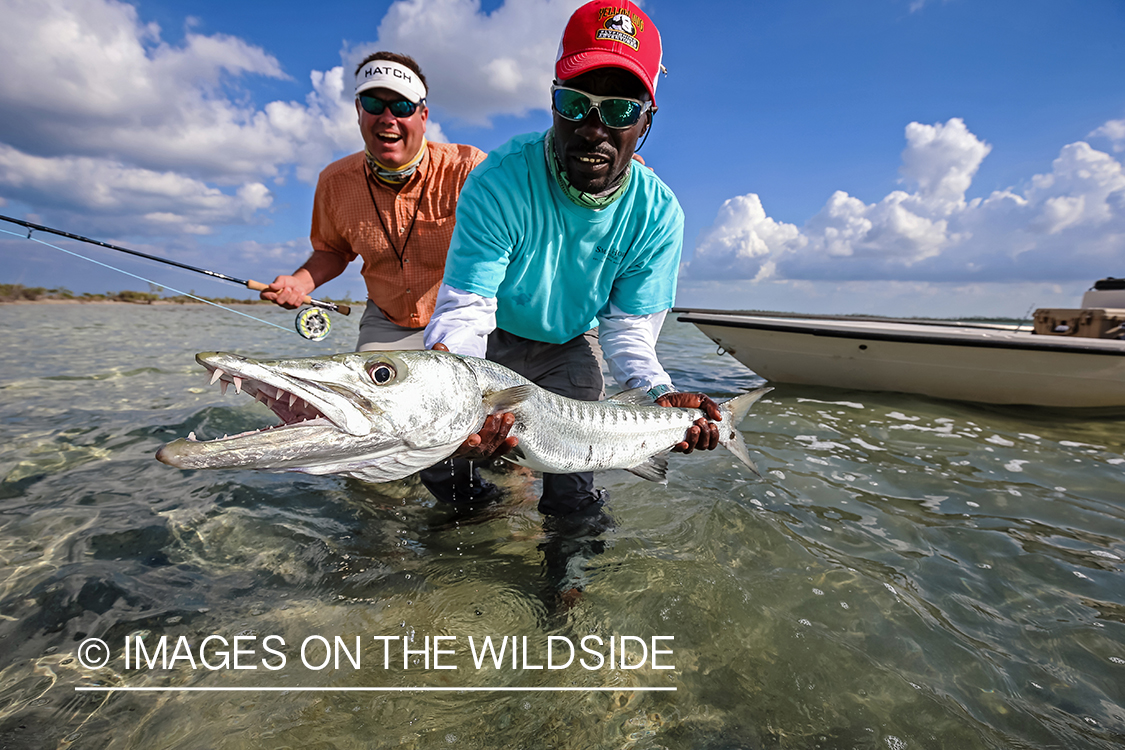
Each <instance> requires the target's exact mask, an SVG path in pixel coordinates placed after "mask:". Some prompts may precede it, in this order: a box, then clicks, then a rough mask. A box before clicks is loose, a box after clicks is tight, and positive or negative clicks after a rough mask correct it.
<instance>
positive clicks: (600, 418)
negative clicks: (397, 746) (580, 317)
mask: <svg viewBox="0 0 1125 750" xmlns="http://www.w3.org/2000/svg"><path fill="white" fill-rule="evenodd" d="M466 361H467V362H468V363H469V366H470V367H471V368H472V369H473V371H474V372H475V373H476V375H477V379H478V381H479V382H480V385H481V391H482V392H483V393H485V394H486V395H489V394H493V393H497V392H499V391H502V390H505V389H507V388H512V387H515V386H517V385H523V384H525V383H527V382H529V381H527V380H526V379H525V378H523V377H521V376H519V375H516V374H515V373H513V372H512V371H511V370H508V369H507V368H504V367H500V366H498V365H496V364H495V363H492V362H488V361H487V360H475V359H473V360H469V359H467V360H466ZM511 412H512V414H513V415H514V416H515V418H516V421H515V424H514V425H513V426H512V431H511V433H510V434H511V435H514V436H516V437H518V438H519V440H520V448H519V450H518V451H517V456H506V458H508V459H509V460H512V461H514V462H515V463H518V464H521V465H523V466H527V467H528V468H530V469H534V470H536V471H547V472H551V473H567V472H572V471H599V470H603V469H610V468H630V467H633V466H636V465H638V464H640V463H643V462H644V461H645V460H646V459H648V458H649V457H650V456H652V455H653V454H656V453H660V452H663V451H665V450H668V449H669V448H671V447H672V446H673V445H675V444H676V443H678V442H680V441H681V440H683V439H684V434H685V432H686V431H687V429H688V428H689V427H691V425H692V424H693V423H694V422H695V420H696V419H699V418H700V417H701V416H702V415H703V413H702V412H701V411H699V410H698V409H682V408H677V407H665V406H657V405H655V404H653V405H651V406H649V405H636V404H626V403H622V402H618V401H613V400H609V401H575V400H573V399H568V398H563V397H561V396H557V395H555V394H553V393H550V392H548V391H545V390H543V389H541V388H537V389H535V391H534V392H533V395H532V396H531V397H530V398H528V399H527V400H525V401H524V402H522V403H521V404H519V405H518V406H515V407H514V408H512V409H511Z"/></svg>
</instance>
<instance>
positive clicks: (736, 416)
mask: <svg viewBox="0 0 1125 750" xmlns="http://www.w3.org/2000/svg"><path fill="white" fill-rule="evenodd" d="M772 390H773V388H759V389H757V390H755V391H750V392H749V393H743V394H742V395H741V396H735V397H734V398H732V399H731V400H730V401H724V402H723V403H721V404H719V411H720V412H721V413H722V415H723V421H722V422H721V423H720V424H719V444H720V445H722V446H723V447H724V448H726V449H727V450H729V451H730V452H731V453H733V454H734V455H735V456H737V457H738V460H739V461H741V462H742V463H744V464H746V465H747V466H749V467H750V470H751V471H753V472H754V473H755V474H757V475H758V476H761V475H762V473H761V472H760V471H758V467H757V466H755V465H754V462H753V461H752V460H751V459H750V452H749V451H748V450H747V448H746V441H745V440H743V439H742V433H741V432H739V431H738V425H739V424H741V423H742V420H743V419H745V418H746V415H747V414H748V413H749V412H750V407H751V406H753V405H754V404H755V403H757V401H758V399H760V398H761V397H762V396H764V395H766V394H767V393H769V392H770V391H772Z"/></svg>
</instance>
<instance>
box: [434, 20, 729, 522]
mask: <svg viewBox="0 0 1125 750" xmlns="http://www.w3.org/2000/svg"><path fill="white" fill-rule="evenodd" d="M559 53H560V54H559V58H558V60H557V61H556V64H555V74H556V82H555V85H554V86H552V89H551V94H552V112H553V116H554V125H553V127H552V128H551V130H548V131H547V132H546V133H538V134H531V135H525V136H520V137H518V138H515V139H513V140H511V141H510V142H508V143H507V144H506V145H504V146H502V147H501V148H499V149H497V150H496V151H493V152H492V153H491V154H489V156H488V158H487V159H486V160H485V161H484V162H483V163H482V164H481V165H480V166H479V167H477V169H476V170H474V171H473V173H472V174H471V175H470V176H469V178H468V180H467V181H466V182H465V187H464V188H463V189H462V191H461V197H460V201H459V202H458V206H457V225H456V228H455V229H454V232H453V239H452V241H451V243H450V247H449V256H448V258H447V260H446V268H445V278H444V281H443V283H442V286H441V289H440V291H439V293H438V302H437V309H436V310H435V311H434V315H433V318H431V321H430V324H429V326H428V327H427V329H426V334H425V336H426V346H427V347H429V348H434V347H435V346H438V347H440V348H447V349H448V350H450V351H453V352H456V353H458V354H468V355H472V356H477V357H487V358H488V359H490V360H493V361H495V362H499V363H500V364H503V365H505V366H507V367H509V368H511V369H513V370H515V371H516V372H518V373H520V374H521V375H523V376H524V377H526V378H528V379H529V380H531V381H532V382H535V383H537V384H538V385H540V386H542V387H543V388H546V389H547V390H549V391H552V392H554V393H559V394H561V395H564V396H568V397H570V398H577V399H580V400H586V401H595V400H599V399H601V398H604V395H605V391H604V383H603V379H602V362H603V350H604V361H607V362H608V364H609V369H610V372H611V374H612V375H613V376H614V378H615V379H616V380H617V382H618V383H619V384H620V385H621V386H622V387H624V388H637V387H645V388H648V389H649V393H650V395H651V396H652V397H653V398H654V399H656V400H657V403H660V404H662V405H665V406H672V405H674V406H691V407H700V408H703V409H705V410H706V411H707V412H708V414H709V415H710V416H711V418H712V419H718V418H719V414H718V409H717V407H716V406H715V404H714V402H713V401H711V400H710V399H709V398H707V397H706V396H704V395H702V394H691V393H676V392H675V389H674V388H673V387H672V380H671V378H670V377H669V376H668V374H667V373H666V372H665V371H664V369H663V367H661V365H660V363H659V361H658V360H657V357H656V339H657V336H658V335H659V333H660V327H661V324H662V323H663V320H664V316H665V314H666V313H667V311H668V309H669V308H670V307H672V304H673V302H674V299H675V292H676V273H677V269H678V267H679V263H680V253H681V250H682V247H683V210H682V209H681V208H680V205H679V202H678V201H677V200H676V197H675V195H673V193H672V191H671V190H670V189H669V188H668V186H667V185H665V184H664V183H663V182H662V181H661V180H660V178H659V177H657V176H656V174H655V173H654V172H653V171H651V170H649V169H647V168H645V167H643V166H642V165H641V164H640V163H638V162H637V161H636V160H634V158H633V154H634V152H635V151H636V147H637V142H638V140H639V139H640V138H642V137H643V136H644V135H645V134H647V132H648V129H649V128H650V127H651V126H652V116H653V114H654V113H655V112H656V106H655V104H654V101H655V93H656V83H657V76H658V74H659V72H660V69H661V64H660V59H661V46H660V34H659V32H658V31H657V30H656V27H655V26H654V25H653V24H652V22H651V20H649V18H648V16H646V15H645V14H644V12H643V11H641V10H640V8H638V7H636V6H635V5H633V4H631V3H629V2H620V1H619V2H607V1H606V0H595V1H594V2H591V3H588V4H586V5H584V6H582V7H581V8H579V9H578V10H577V11H575V13H574V15H573V16H572V17H571V19H570V21H569V22H568V24H567V27H566V30H565V32H564V33H563V40H562V44H561V45H560V48H559ZM509 426H510V415H505V416H504V417H501V418H494V419H492V420H490V422H489V423H488V424H486V426H485V427H484V428H482V430H481V432H480V434H479V436H474V438H470V441H468V444H469V445H470V446H473V450H474V452H473V453H471V455H472V456H473V457H476V458H479V457H482V456H488V455H496V454H497V453H503V452H505V451H506V450H510V449H511V447H513V446H514V441H515V439H514V438H508V437H507V428H508V427H509ZM717 442H718V430H717V428H716V427H715V425H714V424H711V423H708V422H707V421H706V420H703V419H701V420H699V422H697V424H696V426H694V427H692V428H691V429H690V430H689V431H688V434H687V435H686V436H685V439H684V442H682V443H681V444H680V445H679V449H680V450H681V451H682V452H685V453H690V452H691V451H692V450H694V449H695V448H703V449H713V448H714V447H715V445H716V444H717ZM466 449H468V448H467V447H466ZM604 496H605V495H604V490H600V489H597V488H595V487H594V482H593V475H592V474H547V475H544V477H543V496H542V498H541V500H540V503H539V510H540V512H542V513H544V514H545V515H548V516H567V517H573V516H578V515H581V516H590V515H592V514H597V513H599V512H600V507H601V504H602V502H603V501H604Z"/></svg>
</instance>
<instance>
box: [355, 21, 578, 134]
mask: <svg viewBox="0 0 1125 750" xmlns="http://www.w3.org/2000/svg"><path fill="white" fill-rule="evenodd" d="M583 2H584V0H507V2H505V3H504V4H503V5H502V6H500V7H499V8H497V9H495V10H493V11H492V12H491V13H488V14H485V13H482V12H481V7H480V0H399V2H396V3H395V4H394V5H393V6H391V8H390V10H389V11H388V12H387V15H386V16H385V17H384V18H383V21H382V23H381V24H380V25H379V37H378V41H377V42H374V43H372V44H363V45H358V46H357V48H356V50H355V54H354V55H353V56H354V57H355V59H356V62H358V61H359V60H361V59H363V56H364V55H365V54H367V53H368V52H373V51H375V50H377V49H389V50H410V54H411V56H413V57H414V58H415V59H417V60H418V62H419V64H420V65H421V66H422V70H423V71H424V72H425V74H426V80H427V81H428V82H429V84H430V96H431V99H432V100H433V102H434V103H435V104H436V105H437V106H439V107H440V108H441V109H442V110H443V111H445V112H448V113H450V114H452V115H454V116H455V117H458V118H461V119H463V120H466V121H468V122H473V123H476V124H487V123H488V122H489V121H490V119H491V118H492V117H495V116H497V115H523V114H526V113H527V112H529V111H530V110H532V109H537V108H544V109H545V108H546V107H547V106H548V104H549V101H548V92H549V90H550V86H551V81H552V79H553V78H554V62H555V55H556V53H557V51H558V46H559V38H560V35H561V33H562V29H563V27H564V26H565V25H566V22H567V19H569V18H570V15H571V14H572V13H573V12H574V10H575V9H576V8H578V7H579V6H581V5H582V4H583Z"/></svg>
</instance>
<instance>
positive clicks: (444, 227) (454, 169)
mask: <svg viewBox="0 0 1125 750" xmlns="http://www.w3.org/2000/svg"><path fill="white" fill-rule="evenodd" d="M427 151H428V154H427V156H425V157H423V159H422V163H421V164H420V165H419V166H418V169H417V170H416V171H415V172H414V174H413V175H411V177H410V179H409V180H407V182H406V184H405V185H403V186H402V187H401V188H399V189H398V190H395V189H393V188H391V187H390V186H388V185H385V184H384V183H382V182H381V181H379V180H378V179H376V178H375V177H373V176H372V175H371V174H370V171H369V169H368V167H367V159H366V158H365V156H364V154H363V152H362V151H361V152H359V153H357V154H352V155H351V156H345V157H344V158H343V159H340V160H339V161H335V162H333V163H331V164H329V165H328V166H327V167H325V169H324V171H323V172H321V173H320V180H319V181H318V182H317V185H316V197H315V198H314V200H313V216H312V231H311V232H310V235H309V239H310V240H311V241H312V246H313V250H315V251H317V252H326V253H336V254H337V255H340V256H341V257H343V258H344V259H345V260H346V261H347V262H349V263H350V262H351V261H353V260H355V258H356V256H357V255H358V256H362V257H363V270H362V273H363V279H364V281H365V282H366V284H367V297H368V299H370V300H371V301H372V302H374V303H375V304H376V305H378V306H379V309H380V310H382V311H383V314H384V315H386V316H387V319H388V320H390V321H392V322H394V323H396V324H397V325H400V326H403V327H404V328H421V327H423V326H425V325H426V324H427V323H429V322H430V316H431V315H432V314H433V312H434V304H435V303H436V302H437V292H438V286H439V285H440V284H441V279H442V276H443V274H444V273H445V255H446V253H447V252H448V250H449V240H450V238H451V237H452V236H453V225H454V222H455V221H456V216H455V212H456V209H457V196H458V195H459V194H460V193H461V187H462V186H463V185H464V184H465V178H467V177H468V176H469V172H471V171H472V169H473V167H475V166H476V165H477V164H480V163H481V162H482V161H484V157H485V154H484V152H483V151H481V150H480V149H478V148H474V147H472V146H463V145H459V144H456V143H428V144H427ZM368 186H370V188H371V191H370V193H369V192H368ZM372 197H374V200H375V205H374V206H372V203H371V201H372ZM376 210H378V212H379V214H376V213H375V211H376ZM415 212H417V218H415ZM380 215H382V218H383V222H382V223H380V222H379V216H380ZM411 222H413V224H414V228H413V230H411V227H410V225H411ZM384 226H385V227H386V230H385V231H384ZM388 233H389V234H390V238H391V239H393V242H394V245H393V247H392V245H391V244H390V243H389V242H388V236H387V235H388ZM408 236H409V239H407V238H408ZM404 242H405V247H404V244H403V243H404ZM396 250H397V252H396ZM400 255H401V259H400V257H399V256H400Z"/></svg>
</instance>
